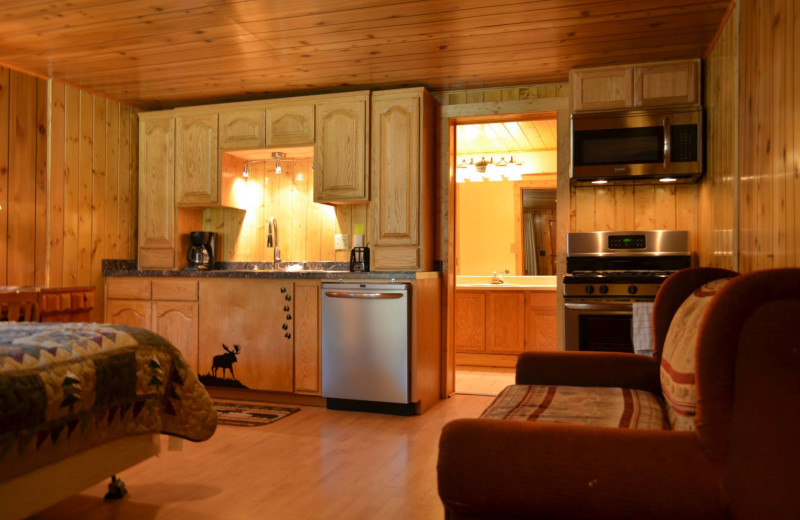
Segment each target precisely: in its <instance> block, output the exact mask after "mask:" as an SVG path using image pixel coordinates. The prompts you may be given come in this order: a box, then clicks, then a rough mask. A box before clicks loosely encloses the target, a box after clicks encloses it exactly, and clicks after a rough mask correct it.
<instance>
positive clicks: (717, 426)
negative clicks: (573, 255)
mask: <svg viewBox="0 0 800 520" xmlns="http://www.w3.org/2000/svg"><path fill="white" fill-rule="evenodd" d="M799 316H800V269H797V268H785V269H770V270H766V271H758V272H753V273H746V274H741V275H740V274H738V273H735V272H732V271H728V270H724V269H717V268H691V269H685V270H683V271H679V272H678V273H675V274H674V275H672V276H671V277H669V278H668V279H667V280H666V281H665V282H664V284H663V285H662V286H661V289H660V290H659V293H658V295H657V296H656V300H655V304H654V308H653V338H654V345H653V347H654V349H653V356H652V357H650V356H639V355H633V354H624V353H617V352H525V353H523V354H521V355H520V356H519V358H518V360H517V371H516V385H513V386H510V387H508V388H506V389H505V390H504V391H503V392H502V393H501V394H500V395H499V396H498V398H497V399H496V400H495V401H494V403H492V404H491V406H489V408H488V409H486V411H485V412H484V413H483V414H482V417H481V418H470V419H456V420H453V421H450V422H449V423H447V424H446V425H445V426H444V427H443V429H442V434H441V437H440V442H439V454H438V464H437V470H438V489H439V496H440V498H441V500H442V503H443V505H444V508H445V518H446V519H447V520H488V519H490V518H491V519H508V520H512V519H513V520H520V519H524V518H531V519H534V518H537V519H538V518H547V519H549V520H554V519H563V520H581V519H585V520H590V519H591V520H621V519H630V520H634V519H639V518H646V519H648V520H657V519H658V520H661V519H663V520H667V519H669V520H672V519H675V518H680V519H682V520H687V519H697V520H701V519H702V520H711V519H714V520H731V519H761V518H787V519H788V518H793V519H798V518H800V494H798V493H797V490H798V489H800V472H798V470H797V468H798V467H800V450H798V448H797V446H798V441H797V440H798V439H800V334H798V333H797V322H798V317H799ZM498 419H500V420H498Z"/></svg>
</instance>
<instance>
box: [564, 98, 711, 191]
mask: <svg viewBox="0 0 800 520" xmlns="http://www.w3.org/2000/svg"><path fill="white" fill-rule="evenodd" d="M702 173H703V110H702V109H701V108H696V107H688V108H684V109H675V108H671V109H647V110H630V111H625V112H608V113H597V112H595V113H579V114H573V115H572V175H571V178H572V181H573V182H575V183H580V184H583V183H590V182H591V183H597V184H600V183H604V182H616V183H620V181H634V180H640V181H651V182H659V181H660V182H695V181H697V179H698V178H699V177H700V175H702Z"/></svg>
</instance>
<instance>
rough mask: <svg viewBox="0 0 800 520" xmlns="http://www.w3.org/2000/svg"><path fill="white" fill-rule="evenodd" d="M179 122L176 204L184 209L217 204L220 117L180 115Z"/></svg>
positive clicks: (176, 146) (176, 156) (176, 160)
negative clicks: (192, 206)
mask: <svg viewBox="0 0 800 520" xmlns="http://www.w3.org/2000/svg"><path fill="white" fill-rule="evenodd" d="M176 123H177V124H176V127H177V128H176V131H177V135H176V143H175V191H176V194H175V197H176V203H177V204H178V205H184V206H185V205H195V206H196V205H203V204H217V203H218V202H219V175H218V174H217V169H218V167H219V165H218V162H219V161H218V159H217V158H218V154H219V151H218V149H217V135H218V134H217V123H218V116H217V114H216V113H214V114H203V115H197V116H181V117H178V118H177V120H176Z"/></svg>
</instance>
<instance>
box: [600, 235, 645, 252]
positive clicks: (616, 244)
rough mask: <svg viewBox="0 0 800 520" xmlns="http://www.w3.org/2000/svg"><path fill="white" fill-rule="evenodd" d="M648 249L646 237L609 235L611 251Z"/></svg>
mask: <svg viewBox="0 0 800 520" xmlns="http://www.w3.org/2000/svg"><path fill="white" fill-rule="evenodd" d="M646 247H647V240H646V238H645V235H609V236H608V248H609V249H644V248H646Z"/></svg>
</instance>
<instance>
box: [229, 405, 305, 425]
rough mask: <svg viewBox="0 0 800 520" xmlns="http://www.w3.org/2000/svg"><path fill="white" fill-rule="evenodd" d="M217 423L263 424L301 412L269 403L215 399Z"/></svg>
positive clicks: (298, 409) (297, 409)
mask: <svg viewBox="0 0 800 520" xmlns="http://www.w3.org/2000/svg"><path fill="white" fill-rule="evenodd" d="M214 406H215V407H216V408H217V423H218V424H228V425H232V426H262V425H264V424H269V423H271V422H275V421H277V420H278V419H283V418H284V417H286V416H289V415H292V414H293V413H295V412H299V411H300V408H290V407H286V406H273V405H268V404H252V403H230V402H222V401H214Z"/></svg>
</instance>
